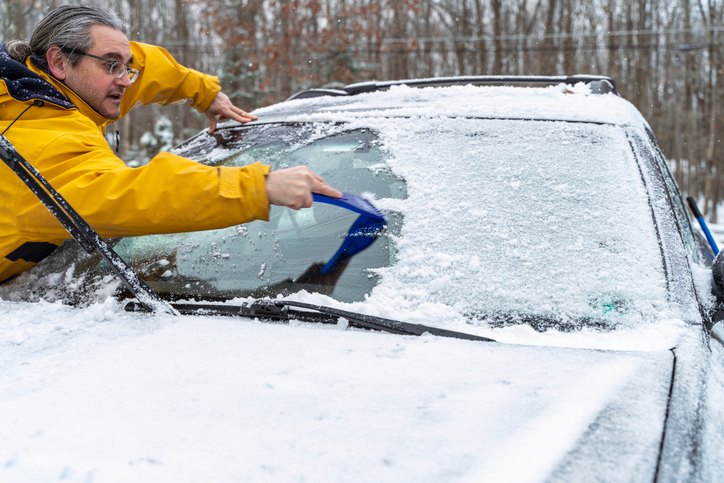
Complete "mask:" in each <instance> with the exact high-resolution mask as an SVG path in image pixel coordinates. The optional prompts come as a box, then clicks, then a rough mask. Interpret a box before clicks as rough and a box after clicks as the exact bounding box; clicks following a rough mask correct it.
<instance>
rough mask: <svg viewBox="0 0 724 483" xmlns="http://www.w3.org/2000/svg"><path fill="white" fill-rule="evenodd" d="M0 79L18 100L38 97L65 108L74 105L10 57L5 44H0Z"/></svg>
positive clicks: (70, 107)
mask: <svg viewBox="0 0 724 483" xmlns="http://www.w3.org/2000/svg"><path fill="white" fill-rule="evenodd" d="M0 80H4V81H5V85H6V86H7V89H8V93H9V94H10V95H11V96H12V97H13V98H15V99H17V100H18V101H29V100H32V99H40V100H41V101H46V102H52V103H53V104H57V105H59V106H62V107H65V108H67V109H72V108H74V107H75V105H74V104H73V103H72V102H70V99H68V98H67V97H66V96H65V95H63V94H62V93H61V92H60V91H59V90H58V89H56V88H55V87H53V86H52V85H51V84H50V83H48V82H47V81H46V80H45V79H43V78H42V77H40V76H39V75H38V74H36V73H34V72H33V71H31V70H30V69H28V68H27V67H26V66H25V65H24V64H22V63H20V62H18V61H17V60H15V59H13V58H12V57H10V54H8V51H7V49H6V48H5V45H0Z"/></svg>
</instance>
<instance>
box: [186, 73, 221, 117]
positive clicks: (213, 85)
mask: <svg viewBox="0 0 724 483" xmlns="http://www.w3.org/2000/svg"><path fill="white" fill-rule="evenodd" d="M192 73H193V74H194V75H199V76H201V79H200V82H201V84H202V85H203V86H204V87H203V89H199V93H204V94H205V95H204V96H203V97H201V96H199V98H197V99H196V102H195V103H194V106H193V107H194V108H195V109H196V110H197V111H199V112H206V111H207V110H208V109H209V107H211V103H212V102H214V99H216V96H217V95H218V93H219V92H221V83H220V82H219V78H218V77H216V76H213V75H206V74H203V73H201V72H198V71H195V70H192Z"/></svg>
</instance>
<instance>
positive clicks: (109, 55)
mask: <svg viewBox="0 0 724 483" xmlns="http://www.w3.org/2000/svg"><path fill="white" fill-rule="evenodd" d="M101 57H105V58H106V59H112V60H116V61H120V62H123V63H125V64H129V65H130V64H133V56H131V58H130V59H129V60H128V62H126V61H124V60H123V56H122V55H121V54H119V53H118V52H108V53H107V54H104V55H101Z"/></svg>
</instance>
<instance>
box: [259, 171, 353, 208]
mask: <svg viewBox="0 0 724 483" xmlns="http://www.w3.org/2000/svg"><path fill="white" fill-rule="evenodd" d="M266 192H267V197H268V198H269V203H271V204H272V205H278V206H286V207H288V208H292V209H295V210H298V209H300V208H309V207H310V206H312V193H319V194H322V195H327V196H331V197H333V198H339V197H341V196H342V193H341V192H340V191H338V190H336V189H334V188H332V187H331V186H329V185H328V184H327V183H325V182H324V180H323V179H322V177H321V176H319V175H318V174H317V173H315V172H314V171H312V170H311V169H309V168H308V167H306V166H295V167H293V168H285V169H280V170H278V171H272V172H271V173H269V174H268V175H267V177H266Z"/></svg>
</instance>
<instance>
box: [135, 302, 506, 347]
mask: <svg viewBox="0 0 724 483" xmlns="http://www.w3.org/2000/svg"><path fill="white" fill-rule="evenodd" d="M171 305H172V307H173V308H174V309H176V310H177V311H178V312H179V313H180V314H183V315H225V316H233V317H246V318H250V319H260V320H274V321H289V320H300V321H303V322H317V323H322V324H337V323H338V322H339V321H340V319H345V320H346V321H347V323H348V325H349V326H351V327H357V328H361V329H368V330H379V331H383V332H389V333H391V334H401V335H423V334H432V335H437V336H440V337H453V338H456V339H465V340H476V341H483V342H495V340H493V339H489V338H487V337H482V336H479V335H473V334H467V333H465V332H457V331H454V330H448V329H441V328H439V327H431V326H429V325H422V324H413V323H410V322H401V321H399V320H393V319H386V318H383V317H377V316H374V315H367V314H359V313H356V312H349V311H347V310H341V309H336V308H334V307H328V306H325V305H314V304H308V303H304V302H295V301H291V300H256V301H254V302H252V303H246V302H245V303H242V304H241V305H224V304H209V303H198V304H197V303H174V304H171ZM295 308H299V309H305V310H295ZM125 310H126V311H128V312H143V311H145V309H144V307H143V306H142V305H141V304H139V303H137V302H128V303H127V304H126V306H125Z"/></svg>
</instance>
